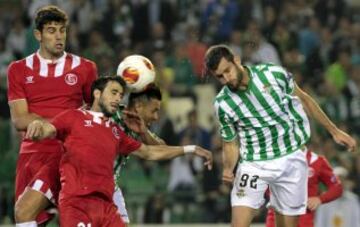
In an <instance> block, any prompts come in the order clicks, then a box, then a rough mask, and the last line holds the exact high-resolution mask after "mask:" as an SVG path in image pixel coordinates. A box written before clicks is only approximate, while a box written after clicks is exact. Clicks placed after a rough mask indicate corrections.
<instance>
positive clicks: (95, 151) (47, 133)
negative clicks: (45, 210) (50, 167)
mask: <svg viewBox="0 0 360 227" xmlns="http://www.w3.org/2000/svg"><path fill="white" fill-rule="evenodd" d="M124 88H125V82H124V81H123V80H122V78H121V77H119V76H115V77H101V78H99V79H97V80H96V81H95V82H94V84H93V85H92V89H91V90H92V100H93V102H92V106H91V109H90V110H85V109H77V110H76V109H74V110H67V111H64V112H63V113H61V114H59V115H57V116H56V117H55V118H54V119H53V120H52V121H51V123H49V122H47V121H42V120H34V121H33V122H32V123H30V124H29V126H28V130H27V133H26V138H29V139H44V138H49V137H53V136H56V137H57V138H59V139H61V140H62V141H63V142H64V147H65V152H64V154H63V155H62V159H61V162H60V175H61V191H60V196H59V211H60V225H61V226H65V227H67V226H102V227H106V226H124V224H123V221H122V219H121V217H120V215H119V214H118V212H117V209H116V206H115V204H114V203H113V201H112V197H113V193H114V178H113V164H114V161H115V158H116V155H117V154H120V155H128V154H134V155H136V156H139V157H141V158H144V159H147V160H161V159H171V158H174V157H177V156H180V155H184V154H185V153H194V154H195V155H198V156H201V157H204V158H205V159H206V162H205V165H207V166H208V168H209V169H211V167H212V155H211V153H210V152H209V151H207V150H205V149H203V148H201V147H198V146H195V145H188V146H183V147H176V146H166V145H157V146H151V145H149V146H148V145H144V144H142V143H140V142H138V141H136V140H134V139H133V138H131V137H128V136H127V135H126V134H125V133H124V132H123V131H122V130H121V128H120V127H119V126H118V125H117V124H116V123H115V122H114V121H113V120H112V119H111V117H112V115H113V114H115V112H116V111H117V109H118V106H119V104H120V101H121V99H122V96H123V94H124ZM126 114H127V119H126V121H127V125H128V127H129V128H130V129H131V130H133V131H135V132H139V131H140V127H141V124H140V123H139V118H138V116H137V115H136V114H133V113H130V112H127V113H126ZM90 138H91V139H90Z"/></svg>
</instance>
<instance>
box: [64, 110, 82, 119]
mask: <svg viewBox="0 0 360 227" xmlns="http://www.w3.org/2000/svg"><path fill="white" fill-rule="evenodd" d="M85 115H86V111H85V110H82V109H68V110H64V111H63V112H61V113H59V114H58V116H59V117H70V118H74V119H79V118H81V116H85Z"/></svg>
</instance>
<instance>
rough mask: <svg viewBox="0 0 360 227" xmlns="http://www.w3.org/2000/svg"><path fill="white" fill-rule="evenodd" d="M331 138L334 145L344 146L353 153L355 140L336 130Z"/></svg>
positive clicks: (355, 145)
mask: <svg viewBox="0 0 360 227" xmlns="http://www.w3.org/2000/svg"><path fill="white" fill-rule="evenodd" d="M332 136H333V138H334V140H335V142H336V143H338V144H340V145H343V146H346V147H347V148H348V151H351V152H354V151H355V150H356V147H357V143H356V140H355V139H354V138H352V137H351V136H349V135H348V134H347V133H346V132H344V131H342V130H340V129H338V130H336V131H335V133H333V135H332Z"/></svg>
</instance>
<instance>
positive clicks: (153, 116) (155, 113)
mask: <svg viewBox="0 0 360 227" xmlns="http://www.w3.org/2000/svg"><path fill="white" fill-rule="evenodd" d="M160 105H161V101H160V100H158V99H154V98H152V99H150V100H149V102H147V103H141V105H140V108H138V109H137V112H138V114H139V115H140V117H141V118H142V119H144V121H145V124H146V125H147V126H150V125H151V124H152V123H153V122H155V121H157V120H159V111H160Z"/></svg>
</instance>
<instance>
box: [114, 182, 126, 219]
mask: <svg viewBox="0 0 360 227" xmlns="http://www.w3.org/2000/svg"><path fill="white" fill-rule="evenodd" d="M113 201H114V203H115V205H116V206H117V208H118V213H119V214H120V216H121V218H122V220H123V222H125V223H130V220H129V216H128V213H127V210H126V206H125V199H124V196H123V194H122V191H121V189H120V188H117V189H116V190H115V192H114V195H113Z"/></svg>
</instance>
